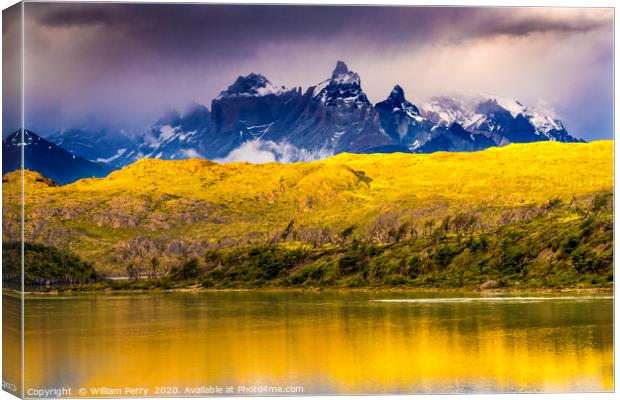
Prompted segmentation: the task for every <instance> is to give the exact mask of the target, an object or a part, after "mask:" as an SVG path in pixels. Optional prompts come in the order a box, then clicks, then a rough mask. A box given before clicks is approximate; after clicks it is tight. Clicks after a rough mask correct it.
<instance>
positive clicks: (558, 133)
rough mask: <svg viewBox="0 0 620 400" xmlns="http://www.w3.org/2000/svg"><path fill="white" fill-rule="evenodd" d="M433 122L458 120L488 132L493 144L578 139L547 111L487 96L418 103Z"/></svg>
mask: <svg viewBox="0 0 620 400" xmlns="http://www.w3.org/2000/svg"><path fill="white" fill-rule="evenodd" d="M420 108H421V114H422V115H424V116H425V117H426V118H428V119H429V120H431V121H433V123H435V124H437V125H441V126H450V125H451V124H452V123H455V122H456V123H458V124H460V125H461V126H462V127H463V128H465V129H466V130H468V131H470V132H477V133H482V134H485V135H487V136H488V137H489V138H491V139H493V141H494V142H495V144H496V145H498V146H503V145H506V144H509V143H527V142H537V141H544V140H552V141H561V142H579V141H580V140H579V139H577V138H575V137H573V136H571V135H569V134H568V132H567V131H566V129H565V128H564V125H563V124H562V122H561V121H559V120H558V119H556V118H554V117H553V116H552V115H551V114H550V113H549V112H548V111H545V110H540V109H535V108H528V107H526V106H524V105H523V104H521V103H519V102H518V101H516V100H512V99H506V98H502V97H497V96H490V95H484V96H483V95H478V96H470V97H465V96H461V97H436V98H434V99H432V100H431V101H430V102H428V103H425V104H422V105H421V107H420Z"/></svg>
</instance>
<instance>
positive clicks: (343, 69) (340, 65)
mask: <svg viewBox="0 0 620 400" xmlns="http://www.w3.org/2000/svg"><path fill="white" fill-rule="evenodd" d="M348 73H349V67H347V64H345V63H344V61H338V62H337V63H336V68H335V69H334V72H332V79H336V78H338V77H339V76H341V75H344V74H348Z"/></svg>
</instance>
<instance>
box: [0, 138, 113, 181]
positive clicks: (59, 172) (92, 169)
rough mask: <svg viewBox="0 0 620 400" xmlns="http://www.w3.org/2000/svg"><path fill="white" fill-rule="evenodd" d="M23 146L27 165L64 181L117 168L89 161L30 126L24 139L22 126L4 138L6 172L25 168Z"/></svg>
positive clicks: (45, 174)
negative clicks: (37, 132)
mask: <svg viewBox="0 0 620 400" xmlns="http://www.w3.org/2000/svg"><path fill="white" fill-rule="evenodd" d="M22 148H23V149H24V168H26V169H28V170H30V171H36V172H39V173H40V174H42V175H43V176H45V177H46V178H50V179H53V180H54V181H56V182H58V183H60V184H66V183H71V182H74V181H76V180H78V179H81V178H97V177H102V176H106V175H107V174H109V173H110V172H112V171H113V170H114V169H116V168H115V167H113V166H111V165H109V164H106V163H100V162H92V161H88V160H87V159H85V158H82V157H80V156H77V155H75V154H71V153H69V152H68V151H66V150H65V149H63V148H62V147H59V146H57V145H55V144H54V143H52V142H48V141H47V140H45V139H43V138H42V137H40V136H38V135H37V134H35V133H33V132H31V131H29V130H25V131H24V135H23V141H22V135H21V131H19V130H18V131H15V132H14V133H12V134H11V135H9V136H7V137H6V138H5V139H4V140H3V141H2V174H6V173H7V172H11V171H15V170H18V169H20V168H21V155H22V152H21V150H22Z"/></svg>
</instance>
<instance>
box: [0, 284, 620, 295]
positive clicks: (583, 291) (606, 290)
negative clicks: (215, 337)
mask: <svg viewBox="0 0 620 400" xmlns="http://www.w3.org/2000/svg"><path fill="white" fill-rule="evenodd" d="M203 292H204V293H232V292H273V293H277V292H281V293H284V292H290V293H347V292H350V293H372V292H376V293H418V294H423V293H457V294H476V295H479V296H480V297H485V296H499V295H514V294H527V293H531V294H544V293H549V294H556V295H559V294H566V293H573V294H579V295H592V294H610V293H611V294H612V295H613V294H614V293H615V291H614V287H613V286H612V287H600V288H578V287H573V288H501V289H500V288H496V289H486V290H476V289H475V288H416V287H408V288H404V287H393V288H389V287H377V288H370V287H368V288H318V287H316V288H299V287H290V288H284V287H262V288H221V289H213V288H204V287H186V288H173V289H120V290H113V289H110V288H106V289H90V290H89V289H83V288H82V289H78V290H76V289H75V288H70V289H63V290H58V289H54V290H49V291H25V292H21V291H17V290H14V289H8V288H2V293H3V295H5V294H6V295H9V296H12V297H16V298H19V297H21V296H22V295H23V296H24V297H46V296H59V295H62V296H67V295H70V296H80V295H95V294H96V295H110V296H113V295H115V294H149V293H153V294H162V293H203Z"/></svg>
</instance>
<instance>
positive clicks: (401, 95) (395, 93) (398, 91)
mask: <svg viewBox="0 0 620 400" xmlns="http://www.w3.org/2000/svg"><path fill="white" fill-rule="evenodd" d="M388 98H389V99H392V100H393V101H396V102H400V103H402V102H404V101H405V91H404V90H403V88H402V87H401V86H400V85H396V86H394V89H392V91H391V92H390V96H389V97H388Z"/></svg>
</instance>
